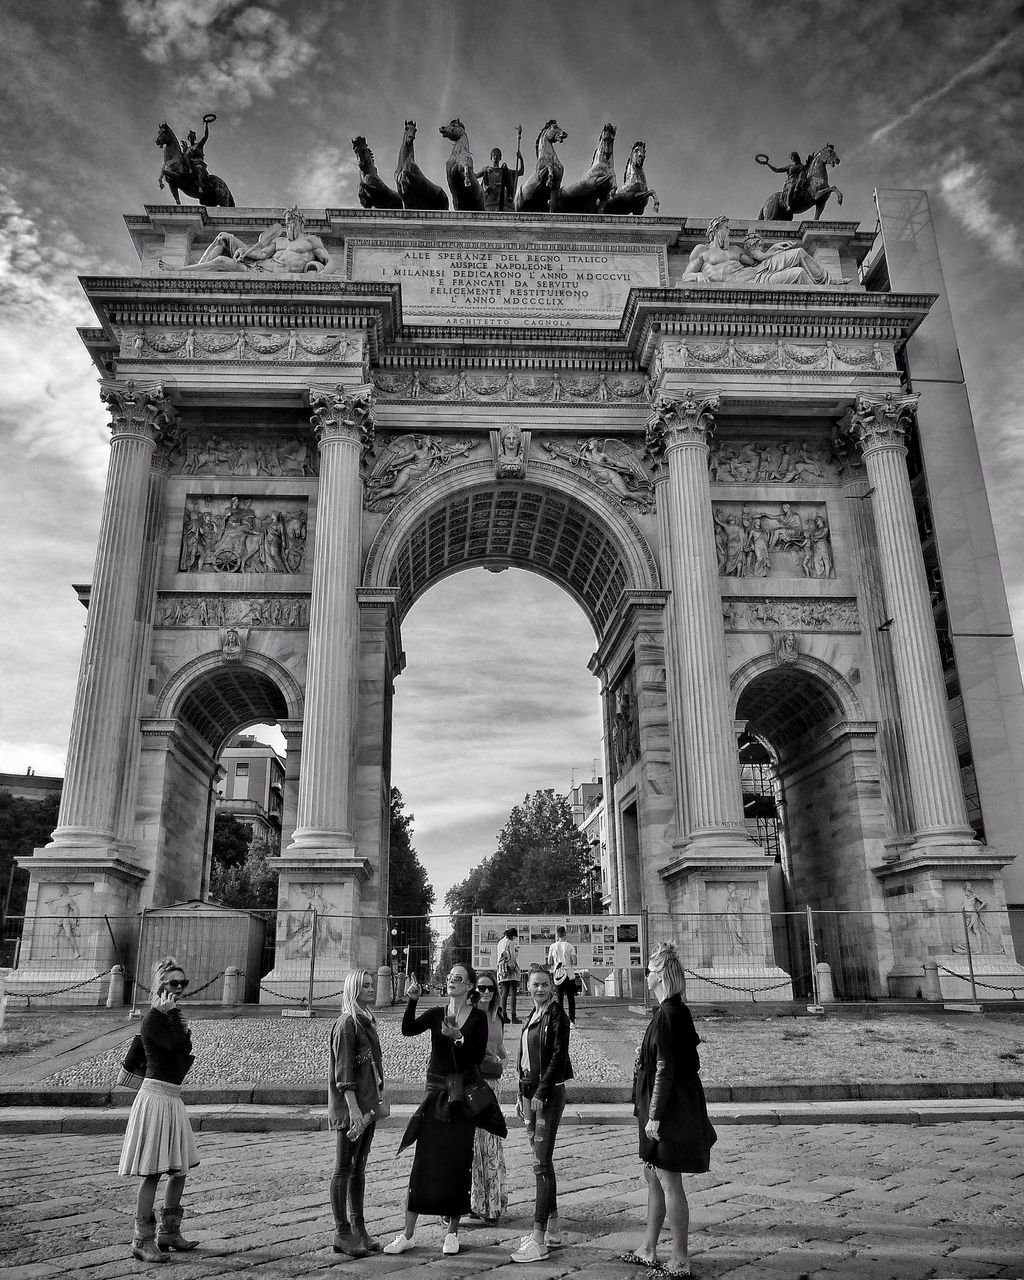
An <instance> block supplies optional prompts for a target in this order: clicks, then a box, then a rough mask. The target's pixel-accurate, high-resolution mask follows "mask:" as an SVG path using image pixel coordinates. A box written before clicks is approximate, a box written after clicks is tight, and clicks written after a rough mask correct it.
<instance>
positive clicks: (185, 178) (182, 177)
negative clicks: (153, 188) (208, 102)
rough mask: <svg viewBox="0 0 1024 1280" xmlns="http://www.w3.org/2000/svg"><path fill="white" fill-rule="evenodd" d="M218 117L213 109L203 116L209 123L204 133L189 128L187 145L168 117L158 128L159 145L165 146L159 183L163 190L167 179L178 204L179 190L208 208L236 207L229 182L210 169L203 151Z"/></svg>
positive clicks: (205, 123) (157, 140)
mask: <svg viewBox="0 0 1024 1280" xmlns="http://www.w3.org/2000/svg"><path fill="white" fill-rule="evenodd" d="M216 119H217V117H216V116H215V115H214V114H213V112H212V111H209V112H207V113H206V115H205V116H203V124H204V125H205V126H206V128H205V129H204V131H203V136H202V137H201V138H197V137H196V133H195V130H194V129H190V130H189V133H188V138H187V139H186V142H185V145H184V146H182V145H181V143H180V142H179V141H178V139H177V138H176V137H175V135H174V130H173V129H172V128H171V126H170V125H169V124H168V123H167V121H166V120H164V121H163V122H162V124H161V125H160V128H159V129H158V130H157V135H156V145H157V146H158V147H163V149H164V161H163V164H162V165H161V167H160V174H159V177H158V178H157V185H158V186H159V188H160V190H161V191H163V189H164V185H165V179H166V185H167V186H168V187H170V189H171V195H172V196H174V203H175V204H181V200H180V199H179V198H178V192H179V191H184V193H185V194H186V195H187V196H191V197H192V199H193V200H198V201H199V203H200V204H203V205H206V207H207V208H209V209H212V208H215V207H217V206H220V207H221V208H225V209H229V208H233V207H234V203H235V200H234V197H233V196H232V194H231V192H230V191H229V190H228V184H227V183H226V182H225V181H224V179H223V178H218V177H217V175H216V174H215V173H210V172H209V171H208V170H207V168H206V157H205V156H204V154H203V151H204V148H205V146H206V143H207V140H208V139H209V137H210V125H211V124H212V123H213V122H214V120H216Z"/></svg>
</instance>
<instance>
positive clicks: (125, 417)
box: [49, 382, 176, 852]
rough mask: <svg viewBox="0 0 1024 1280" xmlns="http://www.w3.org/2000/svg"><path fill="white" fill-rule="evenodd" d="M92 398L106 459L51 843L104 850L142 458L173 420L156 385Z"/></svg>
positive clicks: (110, 832) (112, 836)
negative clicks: (100, 415)
mask: <svg viewBox="0 0 1024 1280" xmlns="http://www.w3.org/2000/svg"><path fill="white" fill-rule="evenodd" d="M100 397H101V399H103V400H104V401H105V402H106V404H107V406H108V408H109V410H110V414H111V418H112V421H111V427H110V430H111V443H110V464H109V467H108V470H107V487H106V492H105V494H104V498H103V514H102V516H101V518H100V535H99V544H98V546H97V550H96V564H95V568H94V570H93V579H92V590H91V592H90V596H89V620H88V623H87V625H86V631H85V645H84V647H83V650H82V666H81V671H80V674H79V678H78V693H77V696H76V698H75V711H74V719H73V721H72V726H71V742H70V745H69V747H68V757H67V768H66V772H65V777H64V788H63V792H62V795H61V805H60V818H59V825H58V826H57V829H56V831H54V833H53V843H52V844H51V845H50V846H49V848H50V849H53V848H54V847H57V848H59V847H61V846H63V847H65V848H74V847H79V848H89V849H91V850H95V851H97V852H99V851H101V850H103V851H106V852H110V851H112V850H113V848H114V846H115V844H116V843H117V842H116V836H117V833H118V827H119V815H118V808H119V801H120V797H121V791H122V785H123V782H124V779H125V774H126V770H128V768H129V761H128V759H127V755H128V749H129V745H130V743H131V741H132V738H131V723H130V721H131V717H132V714H133V712H134V710H135V708H134V705H133V702H132V696H131V695H132V691H133V690H134V688H135V672H134V671H133V669H132V667H133V662H134V661H135V658H136V656H137V655H136V645H135V643H134V640H135V631H136V626H137V622H136V616H137V611H138V605H139V591H140V578H141V572H142V562H143V557H144V554H145V545H146V508H147V503H148V497H149V486H150V463H151V460H152V457H153V451H154V449H155V447H156V445H157V443H158V441H161V440H165V439H167V438H168V437H170V436H172V435H173V434H174V432H175V431H176V425H175V417H174V414H173V411H172V410H171V409H170V407H169V405H168V402H167V400H166V399H165V397H164V394H163V391H162V389H161V388H159V387H154V388H151V389H149V390H147V391H140V390H138V389H137V388H136V386H135V384H134V383H133V382H127V383H115V384H113V385H111V386H107V387H104V388H103V389H102V390H101V391H100ZM121 847H122V848H123V844H122V846H121Z"/></svg>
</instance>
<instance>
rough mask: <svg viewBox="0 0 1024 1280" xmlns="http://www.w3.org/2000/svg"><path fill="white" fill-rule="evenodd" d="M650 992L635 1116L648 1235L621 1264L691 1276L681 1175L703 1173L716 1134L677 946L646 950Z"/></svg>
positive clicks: (637, 1074)
mask: <svg viewBox="0 0 1024 1280" xmlns="http://www.w3.org/2000/svg"><path fill="white" fill-rule="evenodd" d="M647 986H648V988H649V990H650V992H651V994H652V995H653V996H654V997H655V999H656V1000H657V1001H658V1007H657V1009H655V1011H654V1016H653V1017H652V1018H651V1022H650V1025H649V1026H648V1028H647V1031H646V1033H645V1035H644V1038H643V1042H642V1043H641V1045H640V1050H639V1052H638V1053H637V1059H636V1069H635V1071H634V1075H633V1114H634V1115H635V1116H636V1117H637V1122H638V1124H639V1129H640V1159H641V1160H642V1161H643V1163H644V1177H645V1178H646V1179H647V1235H646V1238H645V1240H644V1243H643V1245H642V1246H641V1247H640V1248H639V1249H634V1250H632V1251H631V1252H630V1253H626V1254H623V1255H622V1259H623V1261H624V1262H630V1263H634V1264H636V1265H637V1266H642V1267H658V1268H660V1271H661V1274H662V1275H663V1276H669V1277H676V1276H688V1275H689V1274H690V1258H689V1229H690V1209H689V1205H688V1204H687V1202H686V1192H685V1191H684V1190H683V1180H682V1176H681V1175H682V1174H684V1173H706V1172H707V1170H708V1168H709V1166H710V1163H711V1148H712V1146H713V1145H714V1143H715V1142H716V1141H717V1136H718V1135H717V1134H716V1133H715V1130H714V1128H713V1127H712V1124H711V1121H710V1120H709V1119H708V1108H707V1103H706V1101H705V1099H704V1088H703V1086H702V1085H701V1082H700V1057H699V1056H698V1054H697V1045H698V1044H700V1037H699V1036H698V1035H697V1031H696V1028H695V1027H694V1025H693V1018H692V1017H691V1016H690V1011H689V1009H688V1008H687V1007H686V1005H685V1004H684V1003H683V995H684V993H685V991H686V970H685V968H684V966H683V962H682V958H681V957H680V955H679V950H678V948H677V947H676V944H675V943H674V942H663V943H661V944H660V945H659V946H657V947H655V948H654V950H653V951H652V952H651V957H650V960H649V961H648V964H647ZM666 1217H667V1218H668V1221H669V1226H670V1227H671V1229H672V1252H671V1255H670V1257H669V1262H668V1265H667V1267H666V1266H665V1265H663V1264H662V1263H660V1262H659V1260H658V1237H659V1236H660V1234H661V1228H662V1226H663V1225H664V1223H665V1218H666Z"/></svg>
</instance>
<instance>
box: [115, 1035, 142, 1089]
mask: <svg viewBox="0 0 1024 1280" xmlns="http://www.w3.org/2000/svg"><path fill="white" fill-rule="evenodd" d="M145 1078H146V1046H145V1045H144V1044H143V1043H142V1036H140V1035H136V1036H135V1037H134V1039H133V1040H132V1042H131V1044H130V1045H129V1046H128V1052H127V1053H126V1054H125V1055H124V1062H122V1063H121V1069H120V1071H118V1073H117V1079H116V1080H115V1081H114V1086H115V1088H118V1089H138V1088H139V1086H140V1085H141V1084H142V1082H143V1080H145Z"/></svg>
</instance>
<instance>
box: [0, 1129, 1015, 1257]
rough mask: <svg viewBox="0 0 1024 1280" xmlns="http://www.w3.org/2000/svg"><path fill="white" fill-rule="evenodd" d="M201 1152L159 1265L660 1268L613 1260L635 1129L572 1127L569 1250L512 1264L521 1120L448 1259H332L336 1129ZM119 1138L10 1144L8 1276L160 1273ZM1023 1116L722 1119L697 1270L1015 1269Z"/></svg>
mask: <svg viewBox="0 0 1024 1280" xmlns="http://www.w3.org/2000/svg"><path fill="white" fill-rule="evenodd" d="M400 1132H401V1130H400V1129H399V1128H396V1127H388V1128H385V1129H382V1131H381V1132H380V1133H378V1135H377V1138H376V1141H375V1144H374V1148H373V1151H372V1155H371V1161H370V1167H369V1171H368V1174H369V1177H368V1182H369V1188H368V1204H367V1210H368V1213H367V1217H368V1224H369V1227H370V1230H371V1231H372V1232H373V1233H375V1234H377V1235H378V1236H381V1237H383V1238H384V1239H390V1238H391V1237H392V1236H393V1235H394V1234H395V1233H396V1232H397V1230H398V1229H399V1226H400V1223H401V1211H400V1205H401V1202H402V1197H403V1193H404V1187H405V1181H406V1178H407V1175H408V1171H409V1165H410V1158H411V1157H410V1153H409V1152H404V1153H403V1154H402V1155H396V1148H397V1145H398V1140H399V1133H400ZM199 1142H200V1152H201V1156H202V1164H201V1165H200V1166H199V1167H198V1168H197V1169H195V1170H194V1171H193V1173H192V1175H191V1177H190V1178H189V1182H188V1186H187V1189H186V1197H185V1200H186V1205H187V1206H188V1217H187V1218H186V1223H185V1229H186V1234H188V1235H192V1236H195V1237H197V1238H198V1239H199V1240H200V1241H201V1242H202V1247H201V1249H200V1250H198V1251H197V1252H196V1253H194V1254H178V1255H175V1256H174V1257H173V1259H172V1262H171V1263H170V1264H169V1265H168V1267H167V1268H166V1270H165V1271H163V1272H161V1274H163V1275H165V1276H171V1275H173V1276H177V1277H178V1278H179V1280H193V1278H196V1280H198V1278H200V1277H202V1278H203V1280H207V1278H213V1277H219V1276H227V1275H233V1274H236V1273H242V1274H246V1275H255V1276H267V1277H303V1276H315V1275H322V1274H324V1273H330V1272H332V1271H336V1273H337V1274H345V1275H356V1274H358V1275H362V1276H385V1275H387V1276H392V1275H393V1276H395V1277H398V1276H401V1280H417V1278H418V1277H425V1276H432V1277H445V1278H448V1277H450V1278H451V1280H461V1278H462V1277H469V1276H480V1275H483V1276H485V1277H487V1276H492V1275H493V1276H499V1275H500V1276H501V1277H502V1280H508V1278H509V1277H510V1276H511V1275H513V1274H516V1275H522V1274H525V1275H527V1276H533V1277H537V1278H538V1280H552V1278H554V1277H562V1276H572V1277H578V1278H579V1280H624V1278H625V1277H627V1276H630V1275H632V1276H633V1277H635V1278H636V1280H644V1277H645V1276H648V1275H650V1273H646V1272H644V1271H642V1270H640V1269H639V1268H636V1267H630V1266H627V1265H625V1264H623V1263H622V1262H620V1261H618V1259H617V1255H618V1254H619V1253H621V1252H623V1251H624V1250H626V1249H628V1248H632V1247H635V1246H636V1245H637V1244H638V1243H640V1240H641V1232H642V1222H643V1217H644V1205H645V1200H646V1193H645V1190H644V1189H643V1187H642V1184H641V1181H640V1177H639V1165H638V1163H637V1159H636V1134H635V1130H634V1129H633V1128H632V1127H627V1126H623V1125H605V1126H585V1125H574V1126H571V1127H569V1128H567V1129H564V1130H563V1132H562V1133H561V1134H560V1135H559V1142H558V1147H557V1149H556V1153H555V1163H556V1169H557V1172H558V1178H559V1200H560V1205H561V1211H562V1228H563V1233H564V1237H565V1248H563V1249H561V1250H558V1251H557V1252H554V1251H553V1252H552V1253H551V1255H550V1257H549V1259H548V1260H547V1261H546V1262H540V1263H536V1264H533V1265H531V1266H527V1267H516V1266H513V1265H512V1264H511V1263H510V1262H509V1252H510V1246H511V1247H515V1244H516V1243H517V1241H518V1238H519V1236H520V1235H521V1234H522V1233H523V1232H525V1231H526V1230H528V1228H529V1219H530V1216H531V1214H530V1210H531V1207H532V1184H533V1179H532V1175H531V1171H530V1161H529V1157H528V1154H527V1149H526V1141H525V1138H524V1137H523V1135H522V1133H521V1131H518V1130H515V1131H513V1132H512V1133H510V1136H509V1139H508V1141H507V1142H506V1144H505V1145H506V1155H507V1161H508V1168H509V1182H510V1187H511V1188H512V1193H511V1199H510V1205H509V1214H508V1217H507V1219H506V1220H505V1221H503V1222H502V1224H501V1225H500V1226H499V1227H497V1228H487V1227H483V1226H469V1227H467V1228H464V1229H463V1232H462V1236H461V1240H462V1252H461V1253H460V1254H459V1255H458V1256H456V1257H442V1255H441V1252H440V1244H441V1238H442V1233H441V1229H440V1227H439V1226H438V1225H437V1224H436V1222H428V1221H426V1220H423V1221H422V1222H421V1227H420V1231H419V1233H418V1237H417V1239H418V1242H419V1247H417V1248H416V1249H414V1250H413V1251H411V1252H409V1253H406V1254H403V1255H400V1256H398V1257H385V1256H383V1255H378V1256H376V1257H373V1258H368V1259H363V1260H360V1261H355V1260H351V1259H349V1260H343V1261H342V1262H340V1263H339V1262H338V1261H337V1257H336V1255H335V1254H334V1253H333V1252H332V1251H331V1222H330V1215H329V1211H328V1208H327V1200H328V1182H329V1179H330V1174H331V1167H332V1157H333V1142H332V1138H331V1135H329V1134H327V1133H278V1134H246V1133H223V1134H201V1135H200V1137H199ZM119 1150H120V1139H119V1138H118V1137H116V1136H114V1135H109V1134H100V1135H94V1136H85V1135H83V1136H73V1137H71V1136H56V1135H24V1136H20V1137H10V1138H3V1139H0V1170H2V1176H0V1256H2V1257H3V1258H4V1261H5V1263H6V1267H5V1270H4V1275H5V1277H6V1280H29V1278H33V1280H35V1278H36V1277H50V1276H58V1275H60V1276H71V1277H89V1278H90V1280H107V1278H108V1277H110V1278H111V1280H113V1278H114V1277H118V1276H126V1275H136V1274H138V1273H140V1272H146V1271H149V1272H152V1270H153V1268H152V1267H147V1266H146V1265H145V1264H143V1263H139V1262H136V1261H135V1260H134V1259H133V1258H132V1257H131V1256H130V1253H129V1249H128V1244H127V1242H128V1240H129V1237H130V1234H131V1218H132V1208H133V1200H134V1192H135V1185H134V1181H133V1180H128V1179H119V1178H118V1177H117V1175H116V1172H115V1169H116V1164H117V1157H118V1153H119ZM1022 1150H1024V1121H1011V1122H1009V1123H1007V1122H994V1121H987V1120H980V1121H976V1122H973V1123H972V1122H965V1123H959V1124H939V1125H933V1126H927V1127H915V1128H911V1127H908V1126H906V1125H890V1124H877V1125H842V1124H835V1125H827V1124H826V1125H807V1126H802V1125H790V1126H782V1127H780V1126H776V1125H763V1124H750V1125H729V1126H724V1127H723V1128H722V1129H721V1131H720V1137H719V1142H718V1145H717V1146H716V1148H715V1150H714V1153H713V1168H712V1171H711V1172H710V1173H708V1174H705V1175H703V1176H701V1177H696V1178H690V1179H687V1185H688V1191H689V1197H690V1205H691V1213H692V1224H693V1229H692V1234H691V1251H692V1257H693V1270H694V1274H695V1275H697V1276H700V1277H716V1278H717V1277H726V1276H727V1277H729V1278H730V1280H748V1278H749V1280H755V1277H756V1278H757V1280H762V1278H764V1277H768V1278H769V1280H774V1278H778V1280H783V1278H786V1280H790V1278H791V1280H802V1278H804V1277H807V1278H812V1277H842V1278H843V1280H862V1278H863V1280H883V1278H888V1277H893V1278H894V1280H895V1278H898V1280H918V1278H920V1280H926V1278H927V1280H938V1278H941V1277H979V1278H980V1277H996V1276H998V1277H1001V1278H1002V1277H1020V1276H1024V1164H1022V1161H1021V1152H1022Z"/></svg>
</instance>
